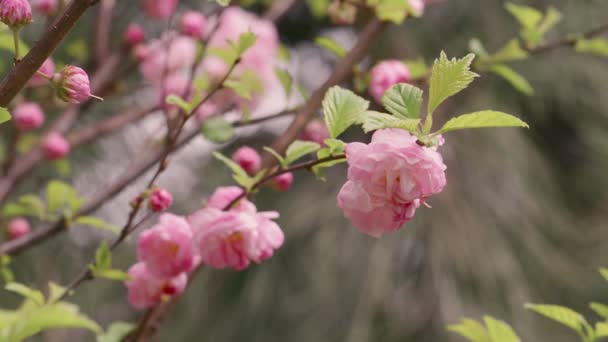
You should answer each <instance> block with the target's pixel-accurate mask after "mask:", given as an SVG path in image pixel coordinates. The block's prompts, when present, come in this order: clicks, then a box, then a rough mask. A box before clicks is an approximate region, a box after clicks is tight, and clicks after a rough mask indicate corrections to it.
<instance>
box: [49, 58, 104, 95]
mask: <svg viewBox="0 0 608 342" xmlns="http://www.w3.org/2000/svg"><path fill="white" fill-rule="evenodd" d="M53 83H55V85H56V89H57V96H58V97H59V98H60V99H62V100H63V101H66V102H70V103H81V102H84V101H86V100H88V99H89V97H91V96H93V95H91V86H90V82H89V75H87V73H86V72H85V71H84V70H82V69H81V68H79V67H77V66H73V65H68V66H66V67H64V68H63V69H62V70H61V71H60V72H59V73H56V74H55V75H54V76H53ZM93 97H95V96H93Z"/></svg>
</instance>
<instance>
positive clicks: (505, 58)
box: [490, 38, 530, 63]
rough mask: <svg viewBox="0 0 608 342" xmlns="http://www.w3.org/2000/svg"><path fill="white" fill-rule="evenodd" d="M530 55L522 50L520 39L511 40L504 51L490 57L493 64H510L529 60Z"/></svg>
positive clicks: (503, 48)
mask: <svg viewBox="0 0 608 342" xmlns="http://www.w3.org/2000/svg"><path fill="white" fill-rule="evenodd" d="M529 55H530V54H529V53H528V52H527V51H526V50H524V49H522V47H521V44H520V43H519V39H517V38H513V39H511V40H510V41H509V42H508V43H507V44H506V45H505V46H503V47H502V49H500V50H498V52H496V53H495V54H493V55H492V56H491V57H490V60H491V61H492V62H493V63H497V62H509V61H516V60H522V59H526V58H528V56H529Z"/></svg>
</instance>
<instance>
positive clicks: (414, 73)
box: [403, 57, 429, 80]
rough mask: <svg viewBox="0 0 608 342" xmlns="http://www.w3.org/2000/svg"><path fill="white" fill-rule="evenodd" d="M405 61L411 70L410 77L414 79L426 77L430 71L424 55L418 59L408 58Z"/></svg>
mask: <svg viewBox="0 0 608 342" xmlns="http://www.w3.org/2000/svg"><path fill="white" fill-rule="evenodd" d="M403 63H405V65H407V68H408V69H409V70H410V77H411V78H412V79H413V80H417V79H421V78H424V77H426V75H427V74H428V73H429V66H428V65H427V64H426V62H425V60H424V58H422V57H421V58H418V59H406V60H404V61H403Z"/></svg>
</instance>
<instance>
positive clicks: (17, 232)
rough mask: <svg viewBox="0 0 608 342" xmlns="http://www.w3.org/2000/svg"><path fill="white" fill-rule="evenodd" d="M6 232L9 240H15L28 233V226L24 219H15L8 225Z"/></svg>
mask: <svg viewBox="0 0 608 342" xmlns="http://www.w3.org/2000/svg"><path fill="white" fill-rule="evenodd" d="M6 231H7V233H8V238H9V240H15V239H18V238H20V237H22V236H24V235H27V234H28V233H29V232H30V224H29V223H28V222H27V220H26V219H24V218H21V217H19V218H15V219H12V220H11V221H10V222H9V223H8V227H7V230H6Z"/></svg>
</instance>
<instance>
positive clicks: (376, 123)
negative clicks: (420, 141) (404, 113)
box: [361, 110, 420, 134]
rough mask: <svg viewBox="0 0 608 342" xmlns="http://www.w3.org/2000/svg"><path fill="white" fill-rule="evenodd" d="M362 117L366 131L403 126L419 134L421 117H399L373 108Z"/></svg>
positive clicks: (402, 127)
mask: <svg viewBox="0 0 608 342" xmlns="http://www.w3.org/2000/svg"><path fill="white" fill-rule="evenodd" d="M361 117H362V122H363V130H364V131H365V133H369V132H371V131H375V130H378V129H384V128H401V129H404V130H406V131H408V132H412V133H415V134H417V133H418V127H419V125H420V119H408V118H398V117H396V116H393V115H389V114H386V113H380V112H375V111H371V110H368V111H367V112H365V114H364V115H362V116H361Z"/></svg>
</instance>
